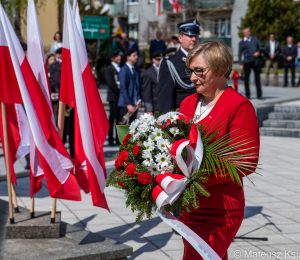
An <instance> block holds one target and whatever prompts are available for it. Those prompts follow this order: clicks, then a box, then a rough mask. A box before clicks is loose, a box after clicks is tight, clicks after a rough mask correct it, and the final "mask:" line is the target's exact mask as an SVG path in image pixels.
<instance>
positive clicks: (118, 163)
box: [115, 159, 124, 172]
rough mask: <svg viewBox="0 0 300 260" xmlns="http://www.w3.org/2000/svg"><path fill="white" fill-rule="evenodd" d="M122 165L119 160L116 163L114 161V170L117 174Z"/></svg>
mask: <svg viewBox="0 0 300 260" xmlns="http://www.w3.org/2000/svg"><path fill="white" fill-rule="evenodd" d="M123 164H124V163H122V162H121V161H120V160H119V159H117V160H116V161H115V168H116V170H117V171H118V172H119V171H121V170H122V165H123Z"/></svg>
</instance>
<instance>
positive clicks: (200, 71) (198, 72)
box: [185, 67, 209, 78]
mask: <svg viewBox="0 0 300 260" xmlns="http://www.w3.org/2000/svg"><path fill="white" fill-rule="evenodd" d="M207 69H209V67H206V68H203V69H200V68H196V69H194V70H192V69H185V73H186V75H187V76H188V77H189V78H190V77H192V74H193V72H194V73H195V75H196V76H197V77H199V78H201V77H203V72H204V71H205V70H207Z"/></svg>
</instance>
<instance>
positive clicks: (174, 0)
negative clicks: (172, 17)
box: [169, 0, 183, 14]
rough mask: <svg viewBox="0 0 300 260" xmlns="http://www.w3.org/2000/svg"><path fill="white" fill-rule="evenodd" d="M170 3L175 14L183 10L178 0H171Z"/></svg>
mask: <svg viewBox="0 0 300 260" xmlns="http://www.w3.org/2000/svg"><path fill="white" fill-rule="evenodd" d="M169 3H170V5H171V6H172V8H173V12H174V13H175V14H177V13H179V12H180V11H182V9H183V8H182V6H181V5H180V3H179V2H178V0H169Z"/></svg>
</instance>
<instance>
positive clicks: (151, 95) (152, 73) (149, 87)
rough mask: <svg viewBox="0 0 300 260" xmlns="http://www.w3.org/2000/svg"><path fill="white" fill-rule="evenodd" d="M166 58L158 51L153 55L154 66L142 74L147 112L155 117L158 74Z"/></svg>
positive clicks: (142, 88)
mask: <svg viewBox="0 0 300 260" xmlns="http://www.w3.org/2000/svg"><path fill="white" fill-rule="evenodd" d="M163 57H164V54H163V52H162V51H156V52H154V53H153V55H152V63H153V66H151V67H150V68H148V69H146V70H145V71H143V72H142V75H141V77H142V87H141V91H142V97H143V101H144V104H145V112H146V113H148V114H151V115H153V113H154V112H155V111H158V97H157V72H158V67H159V63H160V61H161V59H162V58H163Z"/></svg>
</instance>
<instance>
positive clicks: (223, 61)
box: [186, 41, 233, 79]
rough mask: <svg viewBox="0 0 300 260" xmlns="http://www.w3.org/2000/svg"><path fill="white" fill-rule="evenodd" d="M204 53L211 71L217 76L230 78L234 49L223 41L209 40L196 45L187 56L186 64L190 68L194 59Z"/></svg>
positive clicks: (203, 55)
mask: <svg viewBox="0 0 300 260" xmlns="http://www.w3.org/2000/svg"><path fill="white" fill-rule="evenodd" d="M200 54H201V55H202V57H203V59H204V61H205V63H206V64H207V66H208V67H209V68H210V69H211V72H212V73H213V74H214V75H215V76H217V77H222V76H225V77H226V78H227V79H230V74H231V71H232V64H233V55H232V50H231V48H230V47H228V46H227V45H226V44H225V43H223V42H221V41H207V42H203V43H201V44H199V45H197V46H196V47H194V48H193V49H192V50H191V51H190V52H189V55H188V56H187V58H186V66H187V67H188V68H189V66H190V64H191V62H192V60H193V59H195V58H196V57H198V56H199V55H200Z"/></svg>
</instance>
